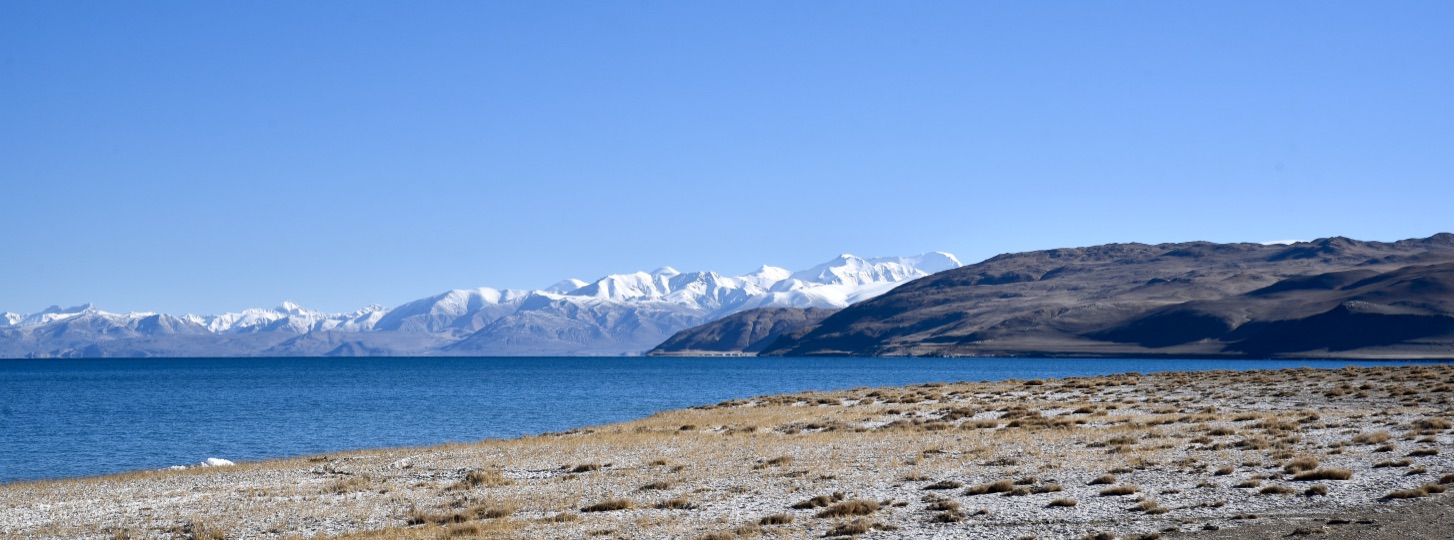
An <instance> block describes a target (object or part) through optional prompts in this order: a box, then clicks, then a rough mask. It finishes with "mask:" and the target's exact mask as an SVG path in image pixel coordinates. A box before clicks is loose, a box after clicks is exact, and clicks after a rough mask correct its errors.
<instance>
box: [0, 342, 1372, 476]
mask: <svg viewBox="0 0 1454 540" xmlns="http://www.w3.org/2000/svg"><path fill="white" fill-rule="evenodd" d="M1373 364H1386V363H1377V362H1348V361H1246V360H1231V361H1229V360H1086V359H1023V358H1020V359H970V358H955V359H939V358H934V359H900V358H893V359H888V358H761V359H759V358H382V359H379V358H345V359H332V358H267V359H257V358H249V359H142V360H139V359H124V360H121V359H117V360H0V482H7V481H14V480H26V479H40V478H58V477H69V476H89V475H97V474H105V473H113V472H121V471H128V470H136V469H154V468H163V467H167V466H170V465H183V464H193V463H197V462H199V461H202V460H204V459H206V458H208V457H221V458H226V459H231V460H234V461H240V460H255V459H263V458H270V457H282V456H294V455H301V454H314V453H324V452H332V451H338V450H347V449H357V448H372V447H384V446H412V445H425V444H435V443H442V442H449V441H472V440H479V439H485V438H495V437H514V436H519V435H524V434H534V433H544V432H551V431H563V430H567V429H570V428H575V427H580V426H586V425H592V424H601V423H606V422H615V421H620V420H627V419H632V418H638V417H642V416H647V415H649V414H651V413H653V412H657V411H661V410H666V409H676V408H682V407H687V406H690V405H700V404H708V403H716V402H720V401H724V400H728V399H735V398H742V397H749V396H755V395H762V394H775V393H784V392H796V391H802V390H831V389H842V388H853V387H859V386H883V385H903V384H913V383H924V382H953V381H978V380H999V379H1007V378H1036V377H1064V376H1075V375H1098V374H1109V373H1124V372H1129V371H1139V372H1143V373H1149V372H1154V371H1168V370H1206V369H1266V368H1284V367H1297V366H1317V367H1340V366H1346V365H1373Z"/></svg>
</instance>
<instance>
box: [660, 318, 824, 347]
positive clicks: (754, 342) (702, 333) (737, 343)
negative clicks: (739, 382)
mask: <svg viewBox="0 0 1454 540" xmlns="http://www.w3.org/2000/svg"><path fill="white" fill-rule="evenodd" d="M837 311H838V310H836V309H823V308H806V309H804V308H791V307H781V308H780V307H769V308H758V309H753V310H748V311H744V312H741V313H734V314H732V315H729V316H727V317H724V318H722V319H719V320H717V321H713V322H711V323H708V324H704V325H701V326H698V327H695V328H688V329H686V330H682V331H681V332H677V334H676V335H674V336H672V337H671V339H668V340H666V341H665V342H663V343H662V344H661V345H658V346H657V347H656V348H655V349H652V350H651V351H650V352H647V353H646V354H647V355H649V356H672V355H676V356H691V355H698V354H718V353H756V352H758V351H761V350H762V349H763V348H766V347H767V346H768V345H770V344H772V342H773V341H775V340H777V338H778V337H779V336H782V335H785V334H791V333H793V332H797V331H799V330H802V329H803V328H807V327H809V326H812V325H815V324H818V323H819V322H821V321H822V320H823V319H826V318H828V316H829V315H832V314H834V313H836V312H837Z"/></svg>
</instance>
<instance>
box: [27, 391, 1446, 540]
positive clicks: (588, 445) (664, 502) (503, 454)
mask: <svg viewBox="0 0 1454 540" xmlns="http://www.w3.org/2000/svg"><path fill="white" fill-rule="evenodd" d="M469 414H473V413H472V411H460V415H461V418H462V419H463V418H464V417H466V416H467V415H469ZM1451 420H1454V366H1451V365H1423V366H1410V367H1378V368H1345V369H1337V370H1315V369H1298V370H1282V371H1247V372H1232V371H1223V372H1188V373H1162V374H1151V375H1140V374H1125V375H1115V376H1106V377H1086V378H1071V379H1059V380H1033V381H1025V380H1012V381H1002V382H993V383H990V382H985V383H953V384H928V385H918V386H912V387H901V388H878V389H856V390H849V391H838V392H811V393H803V394H794V395H787V396H770V397H762V398H756V399H750V400H741V401H733V402H727V403H722V404H718V405H714V406H710V407H701V408H696V409H689V410H680V411H670V412H664V413H660V414H657V415H654V416H651V417H649V418H645V419H641V420H637V421H632V422H625V423H620V424H611V425H606V426H599V427H594V428H589V429H582V430H577V431H572V432H568V433H560V434H550V435H542V436H538V437H528V438H522V439H512V440H492V441H483V442H480V443H473V444H461V445H447V446H440V447H431V448H411V449H390V450H373V451H362V452H353V453H346V454H335V455H327V456H313V457H305V458H298V459H290V460H281V461H268V462H258V463H242V464H239V465H236V466H231V467H212V468H198V469H191V470H185V471H156V472H139V473H131V474H126V475H119V476H108V477H100V478H87V479H75V480H63V481H54V482H37V483H17V484H9V485H5V486H0V535H4V536H6V537H15V538H105V539H116V538H206V539H221V538H229V539H230V538H314V537H344V538H472V537H485V538H586V537H593V538H603V539H604V538H687V539H700V538H710V539H727V538H757V537H764V538H809V537H812V538H822V537H849V536H860V537H863V538H966V539H969V538H975V539H979V538H989V539H996V538H1002V539H1020V538H1036V539H1059V538H1064V539H1081V538H1157V537H1168V538H1169V537H1178V536H1192V537H1208V538H1236V537H1238V534H1237V531H1239V530H1240V531H1243V532H1245V533H1247V534H1249V535H1251V536H1244V537H1264V536H1283V535H1286V534H1294V535H1328V534H1333V535H1334V536H1340V535H1343V536H1347V537H1358V538H1363V539H1367V538H1377V537H1380V536H1379V534H1378V531H1385V532H1387V533H1388V534H1389V535H1391V536H1388V537H1398V538H1419V537H1421V536H1420V534H1424V533H1428V534H1430V535H1432V536H1426V537H1430V538H1434V537H1439V538H1443V537H1446V536H1447V534H1448V533H1447V532H1445V533H1443V534H1445V535H1446V536H1438V534H1440V532H1439V528H1444V527H1447V526H1448V523H1447V521H1449V520H1448V519H1447V517H1448V514H1449V512H1448V511H1447V510H1448V509H1449V508H1450V506H1449V505H1448V504H1447V502H1445V501H1443V498H1445V497H1454V494H1444V490H1445V488H1446V487H1447V488H1454V430H1451V428H1454V423H1451ZM224 457H225V456H224ZM1419 512H1424V513H1427V514H1429V515H1430V516H1433V517H1432V518H1429V519H1422V518H1419V519H1415V518H1408V519H1404V520H1402V521H1399V520H1396V519H1392V516H1394V515H1403V516H1406V517H1407V516H1417V515H1419V514H1418V513H1419ZM1381 514H1389V516H1391V517H1390V518H1389V519H1384V518H1378V517H1376V516H1379V515H1381ZM1340 516H1348V517H1349V518H1350V519H1342V518H1341V517H1340ZM1369 516H1375V517H1369ZM1441 516H1442V517H1443V519H1444V521H1443V522H1441V521H1440V519H1441ZM1353 517H1357V519H1356V520H1355V519H1352V518H1353ZM1379 519H1384V521H1386V522H1398V523H1402V525H1399V526H1398V527H1395V528H1390V529H1382V528H1380V527H1381V525H1380V522H1379ZM1400 527H1401V528H1400ZM1421 527H1422V528H1423V529H1429V530H1427V531H1426V530H1423V529H1421ZM1340 531H1347V532H1340Z"/></svg>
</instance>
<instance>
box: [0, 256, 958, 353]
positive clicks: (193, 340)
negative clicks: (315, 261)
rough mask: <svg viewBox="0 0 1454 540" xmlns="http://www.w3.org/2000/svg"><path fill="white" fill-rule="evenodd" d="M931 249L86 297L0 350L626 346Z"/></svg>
mask: <svg viewBox="0 0 1454 540" xmlns="http://www.w3.org/2000/svg"><path fill="white" fill-rule="evenodd" d="M959 266H960V263H959V260H958V259H956V258H955V257H954V256H953V255H950V254H947V253H941V252H932V253H926V254H923V255H919V256H915V257H884V258H869V259H866V258H861V257H856V256H853V255H847V254H845V255H841V256H839V257H837V258H834V259H833V260H831V261H828V262H825V263H823V264H821V265H818V266H815V267H813V268H810V269H807V270H803V271H799V272H792V271H789V270H787V269H783V268H777V267H772V266H763V267H761V268H759V269H758V270H757V271H754V272H751V273H748V274H745V275H741V276H722V275H720V274H717V273H715V272H690V273H683V272H679V271H677V270H675V269H673V268H670V267H665V268H660V269H658V270H656V271H653V272H635V273H630V274H615V275H609V276H605V277H603V278H600V279H598V280H596V281H594V282H585V281H581V280H575V279H568V280H564V281H561V282H559V283H557V284H555V285H552V286H550V287H547V288H545V289H540V290H533V291H522V290H500V289H492V288H487V287H486V288H478V289H458V290H452V291H446V292H444V293H441V294H438V295H435V296H431V297H427V298H421V299H419V300H415V301H412V302H408V303H405V304H403V305H400V306H397V307H394V308H385V307H383V306H377V305H374V306H368V307H365V308H363V309H360V310H358V311H354V312H351V313H343V314H329V313H323V312H320V311H315V310H309V309H304V308H302V307H301V306H298V305H297V304H294V303H292V302H284V303H283V304H281V305H279V306H278V307H276V308H273V309H247V310H243V311H241V312H238V313H224V314H220V315H191V314H188V315H181V316H174V315H168V314H162V313H127V314H118V313H108V312H104V311H101V310H99V309H97V308H96V307H95V306H93V305H90V304H86V305H83V306H76V307H73V308H64V309H63V308H60V307H58V306H53V307H51V308H49V309H46V310H44V311H41V312H39V313H34V314H29V315H20V314H15V313H8V312H7V313H4V314H3V317H0V357H11V358H14V357H129V356H324V355H331V356H373V355H388V356H411V355H420V356H429V355H500V356H521V355H621V354H637V353H640V352H643V351H645V350H647V349H650V348H652V347H653V346H655V345H657V344H658V343H660V342H661V341H662V340H664V339H666V338H667V337H669V336H671V335H672V334H674V333H675V332H677V331H679V330H682V329H684V328H689V327H692V326H696V325H700V324H702V323H705V322H709V321H712V320H716V319H718V318H721V317H724V316H727V315H730V314H733V313H737V312H740V311H743V310H748V309H754V308H759V307H766V306H792V307H803V308H809V307H811V308H840V307H843V306H846V305H849V304H851V303H853V302H858V301H862V300H865V299H868V298H872V297H874V296H877V295H879V294H883V293H884V292H887V291H888V290H890V289H892V288H893V287H895V286H898V285H900V284H902V283H904V282H907V281H909V280H912V279H916V278H920V277H924V276H927V275H929V274H932V273H934V272H938V271H942V270H948V269H952V268H958V267H959Z"/></svg>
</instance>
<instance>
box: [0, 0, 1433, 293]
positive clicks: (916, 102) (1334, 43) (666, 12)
mask: <svg viewBox="0 0 1454 540" xmlns="http://www.w3.org/2000/svg"><path fill="white" fill-rule="evenodd" d="M1451 20H1454V3H1449V2H1364V3H1358V2H1250V1H1248V2H1162V1H1157V2H596V1H592V2H579V3H570V2H518V3H506V2H365V1H346V2H345V1H338V2H322V1H320V2H232V3H223V2H160V1H157V2H67V1H55V2H25V1H19V0H0V216H3V219H4V222H5V224H6V227H5V232H4V234H3V235H0V257H3V260H4V263H3V264H0V311H5V310H8V311H16V312H33V311H38V310H40V309H43V308H45V307H46V306H48V305H51V304H62V305H70V304H78V303H83V302H95V303H97V304H98V306H99V307H101V308H102V309H106V310H108V311H122V312H124V311H131V310H137V311H166V312H175V313H182V312H194V313H210V312H221V311H235V310H240V309H243V308H246V307H263V306H272V305H276V304H277V303H278V302H280V301H282V300H285V299H290V300H294V301H297V302H299V303H300V304H302V305H304V306H306V307H313V308H317V309H323V310H327V311H350V310H353V309H356V308H358V307H362V306H363V305H366V304H369V303H374V302H377V303H381V304H385V305H396V304H399V303H402V302H405V301H408V300H411V299H415V298H419V297H423V296H427V295H431V294H435V293H437V292H441V291H443V290H447V289H450V288H462V287H478V286H495V287H511V288H537V287H543V286H547V285H550V284H551V283H554V282H555V281H558V280H559V279H562V278H566V277H577V278H583V279H593V278H595V277H599V276H601V275H604V274H608V273H620V272H629V271H634V270H638V269H644V270H650V269H652V268H655V267H658V266H662V265H672V266H675V267H677V268H679V269H682V270H717V271H721V272H726V273H741V272H746V271H749V270H751V269H753V268H755V267H756V266H758V265H760V264H764V263H767V264H773V265H778V266H785V267H789V268H805V267H807V266H810V265H812V264H816V263H818V262H821V261H823V260H826V259H828V258H831V257H833V256H835V255H837V254H839V253H842V252H851V253H855V254H860V255H899V254H913V253H919V252H924V251H929V250H944V251H950V252H953V253H956V254H958V255H959V256H960V257H961V258H962V259H964V260H965V261H966V262H973V261H978V260H982V259H984V258H986V257H989V256H992V255H995V254H998V253H1003V252H1014V251H1024V250H1032V249H1043V248H1052V247H1066V246H1081V245H1092V244H1100V243H1107V242H1130V241H1139V242H1169V241H1185V240H1211V241H1262V240H1282V239H1310V238H1317V237H1324V236H1334V235H1343V236H1350V237H1354V238H1360V239H1370V240H1394V239H1401V238H1409V237H1422V236H1427V235H1430V234H1433V233H1435V232H1440V231H1449V230H1454V220H1451V218H1450V216H1454V211H1451V206H1450V203H1451V201H1454V175H1451V171H1454V99H1450V96H1454V39H1451V38H1450V35H1449V28H1450V27H1449V21H1451Z"/></svg>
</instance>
